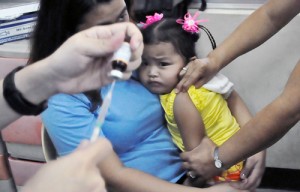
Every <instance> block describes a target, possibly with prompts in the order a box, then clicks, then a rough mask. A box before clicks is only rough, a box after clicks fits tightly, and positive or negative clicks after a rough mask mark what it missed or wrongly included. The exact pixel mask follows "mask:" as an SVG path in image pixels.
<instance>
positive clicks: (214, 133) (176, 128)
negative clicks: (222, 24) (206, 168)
mask: <svg viewBox="0 0 300 192" xmlns="http://www.w3.org/2000/svg"><path fill="white" fill-rule="evenodd" d="M196 17H197V13H196V14H195V16H194V17H192V16H191V15H190V14H186V15H185V17H184V20H180V19H178V20H176V19H163V18H162V15H161V14H155V15H154V16H148V17H147V19H148V20H147V22H146V23H142V25H143V26H142V28H143V29H142V34H143V37H144V45H145V49H144V52H143V62H142V65H141V67H140V69H139V75H140V79H141V82H142V83H143V84H144V86H145V87H147V88H148V89H149V90H150V91H151V92H152V93H156V94H159V95H160V102H161V105H162V107H163V109H164V111H165V118H166V121H167V126H168V129H169V131H170V133H171V135H172V138H173V142H174V143H175V144H176V145H177V146H178V147H179V148H180V149H181V150H182V151H186V150H192V149H194V148H195V147H196V146H198V145H199V143H200V141H201V139H202V138H203V137H204V136H208V137H209V138H210V139H211V140H212V141H213V142H214V143H215V144H216V145H221V144H222V143H223V142H225V141H226V140H227V139H228V138H230V137H231V136H232V135H233V134H235V133H236V132H237V131H238V130H239V128H240V127H239V124H238V123H237V121H236V119H235V118H234V117H233V115H232V114H231V111H230V109H229V107H228V105H227V102H226V99H227V96H228V95H234V94H236V93H235V92H231V91H232V84H230V82H228V79H227V78H226V77H224V76H222V75H220V74H219V75H217V76H216V77H215V78H213V79H212V80H211V81H210V82H209V83H207V84H206V85H205V86H203V87H202V88H199V89H196V88H195V87H193V86H192V87H191V88H189V90H188V91H187V92H186V93H178V94H176V91H175V90H174V88H175V86H176V85H177V83H178V81H179V73H180V72H181V71H182V70H185V65H186V64H187V63H188V62H189V61H190V60H193V59H194V58H195V55H196V52H195V47H196V42H197V40H198V38H199V33H198V32H199V30H200V28H202V29H203V30H204V31H205V32H206V33H207V34H208V36H209V38H210V40H211V42H212V45H213V48H214V47H215V42H214V40H213V37H212V36H211V34H210V33H209V31H208V30H207V29H206V28H205V27H203V26H198V23H199V21H196V20H195V18H196ZM224 89H225V90H226V91H225V92H227V95H226V96H225V98H224V95H221V94H220V93H223V92H222V91H219V90H224ZM229 97H231V96H229ZM235 107H242V106H235ZM243 107H244V106H243ZM242 168H243V162H240V163H238V164H236V165H234V166H233V167H231V168H229V169H228V170H226V171H224V172H223V173H222V174H221V175H220V176H217V177H215V178H214V180H215V181H237V180H239V179H240V173H241V170H242ZM190 176H191V177H192V178H194V177H195V176H193V175H190Z"/></svg>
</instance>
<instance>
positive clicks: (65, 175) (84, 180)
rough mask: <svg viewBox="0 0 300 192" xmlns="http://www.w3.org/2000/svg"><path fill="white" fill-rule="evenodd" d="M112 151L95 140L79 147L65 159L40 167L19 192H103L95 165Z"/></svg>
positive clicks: (104, 141) (108, 145)
mask: <svg viewBox="0 0 300 192" xmlns="http://www.w3.org/2000/svg"><path fill="white" fill-rule="evenodd" d="M111 151H112V146H111V144H110V142H109V141H108V140H106V139H98V140H96V141H95V142H93V143H88V144H86V145H85V146H81V147H79V148H78V149H77V150H76V151H74V152H73V153H71V154H70V155H68V156H65V157H61V158H59V159H58V160H55V161H52V162H49V163H47V164H46V165H44V166H43V167H42V168H41V169H40V170H39V171H38V172H37V174H36V175H35V176H34V177H32V178H31V179H30V180H29V181H28V182H27V183H26V184H25V186H24V187H22V190H21V191H22V192H41V191H43V192H48V191H49V192H66V191H67V192H82V191H85V192H96V191H97V192H105V191H106V189H105V183H104V180H103V178H102V176H101V174H100V171H99V169H98V168H97V165H98V164H99V163H100V162H101V161H102V160H103V159H104V158H105V157H106V155H107V154H108V153H109V152H111Z"/></svg>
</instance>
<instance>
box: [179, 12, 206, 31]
mask: <svg viewBox="0 0 300 192" xmlns="http://www.w3.org/2000/svg"><path fill="white" fill-rule="evenodd" d="M198 15H199V11H197V12H196V13H195V15H194V16H191V14H190V13H187V14H185V15H184V19H177V20H176V22H177V23H179V24H181V25H182V28H183V29H184V30H185V31H187V32H190V33H198V32H199V31H200V28H199V26H198V25H199V24H200V23H201V22H206V21H207V20H205V19H201V20H196V19H197V17H198Z"/></svg>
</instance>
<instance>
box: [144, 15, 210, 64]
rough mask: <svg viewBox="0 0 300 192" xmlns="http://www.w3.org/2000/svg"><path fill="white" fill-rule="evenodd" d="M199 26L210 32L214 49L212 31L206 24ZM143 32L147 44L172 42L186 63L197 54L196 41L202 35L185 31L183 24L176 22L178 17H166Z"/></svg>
mask: <svg viewBox="0 0 300 192" xmlns="http://www.w3.org/2000/svg"><path fill="white" fill-rule="evenodd" d="M199 27H200V28H201V29H203V31H205V32H206V33H207V34H208V36H209V38H210V41H211V43H212V46H213V49H214V48H215V41H214V38H213V37H212V35H211V33H210V32H209V31H208V29H207V28H205V27H204V26H202V25H200V26H199ZM142 34H143V38H144V43H145V44H156V43H159V42H166V43H172V45H173V46H174V48H175V49H176V51H177V52H178V53H179V54H180V55H181V56H183V58H184V59H185V63H188V62H189V60H190V59H191V58H192V57H194V56H196V42H197V41H198V39H199V37H200V35H199V33H190V32H187V31H185V30H184V29H182V25H181V24H178V23H177V22H176V19H173V18H165V19H162V20H161V21H158V22H155V23H153V24H151V25H149V26H147V27H146V28H145V29H142Z"/></svg>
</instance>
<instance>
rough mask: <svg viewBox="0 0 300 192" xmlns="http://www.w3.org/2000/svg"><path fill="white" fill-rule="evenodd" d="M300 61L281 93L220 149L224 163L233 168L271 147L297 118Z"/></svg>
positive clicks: (299, 107) (299, 113) (299, 103)
mask: <svg viewBox="0 0 300 192" xmlns="http://www.w3.org/2000/svg"><path fill="white" fill-rule="evenodd" d="M299 82H300V61H298V64H297V65H296V67H295V69H294V70H293V72H292V74H291V76H290V78H289V80H288V82H287V84H286V87H285V89H284V91H283V93H282V94H281V95H280V96H279V97H278V98H277V99H276V100H274V101H273V102H272V103H270V104H269V105H268V106H266V107H265V108H264V109H263V110H262V111H260V112H259V113H257V115H256V116H255V117H254V118H252V119H251V120H250V121H249V122H248V123H247V124H246V125H245V126H243V129H241V130H240V131H238V132H237V133H236V134H235V135H234V136H233V137H232V138H231V139H229V140H228V141H226V142H225V143H224V144H223V145H222V147H221V148H220V158H221V159H222V160H223V161H224V164H228V165H232V164H234V163H236V162H238V161H240V160H242V159H245V158H247V157H248V156H250V155H253V154H254V153H256V152H259V151H260V150H262V149H266V148H267V147H269V146H271V145H272V144H274V143H275V142H276V141H278V140H279V139H280V138H281V137H283V136H284V135H285V133H286V132H288V131H289V130H290V129H291V128H292V127H293V125H295V124H296V123H297V122H298V121H299V119H300V101H299V98H300V89H299Z"/></svg>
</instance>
